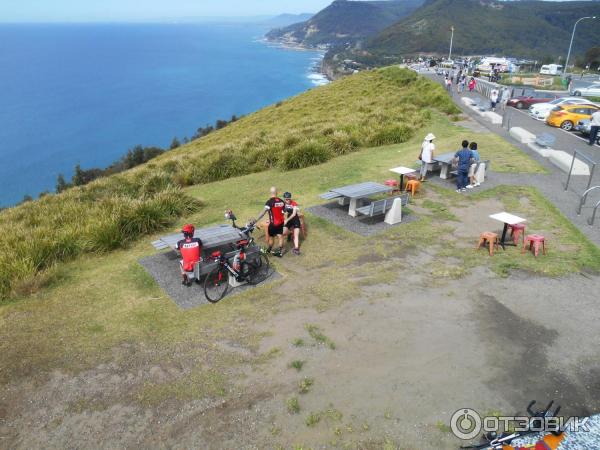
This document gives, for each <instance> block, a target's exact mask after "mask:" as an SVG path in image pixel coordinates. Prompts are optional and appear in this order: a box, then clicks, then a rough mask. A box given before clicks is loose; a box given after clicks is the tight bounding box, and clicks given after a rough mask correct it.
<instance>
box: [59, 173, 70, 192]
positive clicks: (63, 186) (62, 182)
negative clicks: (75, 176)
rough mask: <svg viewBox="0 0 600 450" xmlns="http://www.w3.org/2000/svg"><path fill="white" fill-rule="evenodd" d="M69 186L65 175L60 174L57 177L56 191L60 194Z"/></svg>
mask: <svg viewBox="0 0 600 450" xmlns="http://www.w3.org/2000/svg"><path fill="white" fill-rule="evenodd" d="M68 187H69V183H67V181H66V180H65V176H64V175H63V174H62V173H59V174H58V177H57V178H56V193H57V194H60V193H61V192H62V191H64V190H66V189H67V188H68Z"/></svg>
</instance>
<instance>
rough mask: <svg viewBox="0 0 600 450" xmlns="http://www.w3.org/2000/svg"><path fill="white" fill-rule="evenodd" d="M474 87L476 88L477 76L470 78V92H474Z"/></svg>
mask: <svg viewBox="0 0 600 450" xmlns="http://www.w3.org/2000/svg"><path fill="white" fill-rule="evenodd" d="M473 89H475V78H473V77H471V79H470V80H469V92H473Z"/></svg>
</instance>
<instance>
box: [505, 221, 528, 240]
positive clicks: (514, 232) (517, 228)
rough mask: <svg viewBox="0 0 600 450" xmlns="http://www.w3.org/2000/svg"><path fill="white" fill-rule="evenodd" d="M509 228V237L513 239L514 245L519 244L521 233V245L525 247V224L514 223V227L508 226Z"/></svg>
mask: <svg viewBox="0 0 600 450" xmlns="http://www.w3.org/2000/svg"><path fill="white" fill-rule="evenodd" d="M508 228H510V237H511V238H512V239H513V242H514V243H515V245H517V242H519V236H521V233H523V245H525V224H524V223H515V224H514V225H508Z"/></svg>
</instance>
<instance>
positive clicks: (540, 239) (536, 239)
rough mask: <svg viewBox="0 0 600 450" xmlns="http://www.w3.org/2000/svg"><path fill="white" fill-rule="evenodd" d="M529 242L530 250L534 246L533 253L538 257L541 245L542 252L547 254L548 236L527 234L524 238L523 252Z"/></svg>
mask: <svg viewBox="0 0 600 450" xmlns="http://www.w3.org/2000/svg"><path fill="white" fill-rule="evenodd" d="M527 244H529V251H531V249H532V248H533V254H534V255H535V256H536V257H537V255H538V253H539V252H540V245H541V246H542V254H544V255H545V254H546V238H544V236H542V235H541V234H530V235H528V236H525V238H524V239H523V249H522V250H521V254H523V253H525V247H526V246H527Z"/></svg>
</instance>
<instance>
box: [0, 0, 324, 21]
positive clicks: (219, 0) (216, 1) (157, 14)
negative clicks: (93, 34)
mask: <svg viewBox="0 0 600 450" xmlns="http://www.w3.org/2000/svg"><path fill="white" fill-rule="evenodd" d="M330 3H331V0H169V1H165V0H0V22H82V21H85V22H87V21H155V20H164V21H168V20H177V19H185V18H191V17H192V18H193V17H223V16H236V17H239V16H258V15H277V14H281V13H306V12H308V13H314V12H317V11H319V10H321V9H323V8H324V7H325V6H327V5H328V4H330Z"/></svg>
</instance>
